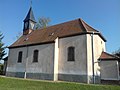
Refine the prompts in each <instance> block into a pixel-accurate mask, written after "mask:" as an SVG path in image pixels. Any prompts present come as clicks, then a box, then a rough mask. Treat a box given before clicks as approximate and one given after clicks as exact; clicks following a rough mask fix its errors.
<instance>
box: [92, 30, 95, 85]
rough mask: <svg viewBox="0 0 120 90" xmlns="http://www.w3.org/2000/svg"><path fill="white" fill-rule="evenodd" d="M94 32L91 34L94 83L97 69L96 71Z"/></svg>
mask: <svg viewBox="0 0 120 90" xmlns="http://www.w3.org/2000/svg"><path fill="white" fill-rule="evenodd" d="M93 35H94V32H92V34H91V49H92V71H93V72H92V73H93V84H95V71H94V37H93Z"/></svg>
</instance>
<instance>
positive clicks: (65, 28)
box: [9, 19, 106, 48]
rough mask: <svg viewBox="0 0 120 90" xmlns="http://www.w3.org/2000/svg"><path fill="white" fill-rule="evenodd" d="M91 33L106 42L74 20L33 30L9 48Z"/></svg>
mask: <svg viewBox="0 0 120 90" xmlns="http://www.w3.org/2000/svg"><path fill="white" fill-rule="evenodd" d="M92 32H94V34H98V35H99V36H100V37H101V38H102V39H103V40H104V41H106V40H105V38H104V37H103V36H102V35H101V33H100V32H99V31H97V30H95V29H94V28H92V27H91V26H89V25H88V24H86V23H85V22H84V21H83V20H82V19H76V20H73V21H69V22H65V23H61V24H57V25H53V26H49V27H47V28H44V29H40V30H33V31H32V33H30V34H28V35H23V36H21V37H20V38H19V39H18V40H17V41H16V42H15V43H13V44H12V45H11V46H10V47H9V48H13V47H19V46H25V45H33V44H43V43H48V42H54V40H55V39H56V38H57V37H59V38H63V37H69V36H74V35H80V34H88V33H92Z"/></svg>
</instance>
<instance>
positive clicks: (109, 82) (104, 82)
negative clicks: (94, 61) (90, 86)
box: [101, 80, 120, 85]
mask: <svg viewBox="0 0 120 90" xmlns="http://www.w3.org/2000/svg"><path fill="white" fill-rule="evenodd" d="M101 83H102V84H110V85H120V80H101Z"/></svg>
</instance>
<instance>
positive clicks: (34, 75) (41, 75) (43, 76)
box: [6, 72, 53, 80]
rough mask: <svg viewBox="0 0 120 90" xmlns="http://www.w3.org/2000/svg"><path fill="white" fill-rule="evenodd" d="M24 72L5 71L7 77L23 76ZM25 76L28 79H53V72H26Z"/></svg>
mask: <svg viewBox="0 0 120 90" xmlns="http://www.w3.org/2000/svg"><path fill="white" fill-rule="evenodd" d="M24 75H25V73H24V72H7V73H6V76H9V77H18V78H24ZM26 78H30V79H40V80H53V74H45V73H27V74H26Z"/></svg>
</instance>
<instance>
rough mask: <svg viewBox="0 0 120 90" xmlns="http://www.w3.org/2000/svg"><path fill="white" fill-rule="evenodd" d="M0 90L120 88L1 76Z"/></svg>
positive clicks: (97, 89) (91, 89)
mask: <svg viewBox="0 0 120 90" xmlns="http://www.w3.org/2000/svg"><path fill="white" fill-rule="evenodd" d="M0 90H120V86H111V85H89V84H80V83H72V82H71V83H70V82H52V81H51V82H50V81H37V80H36V81H35V80H24V79H17V78H8V77H1V76H0Z"/></svg>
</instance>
